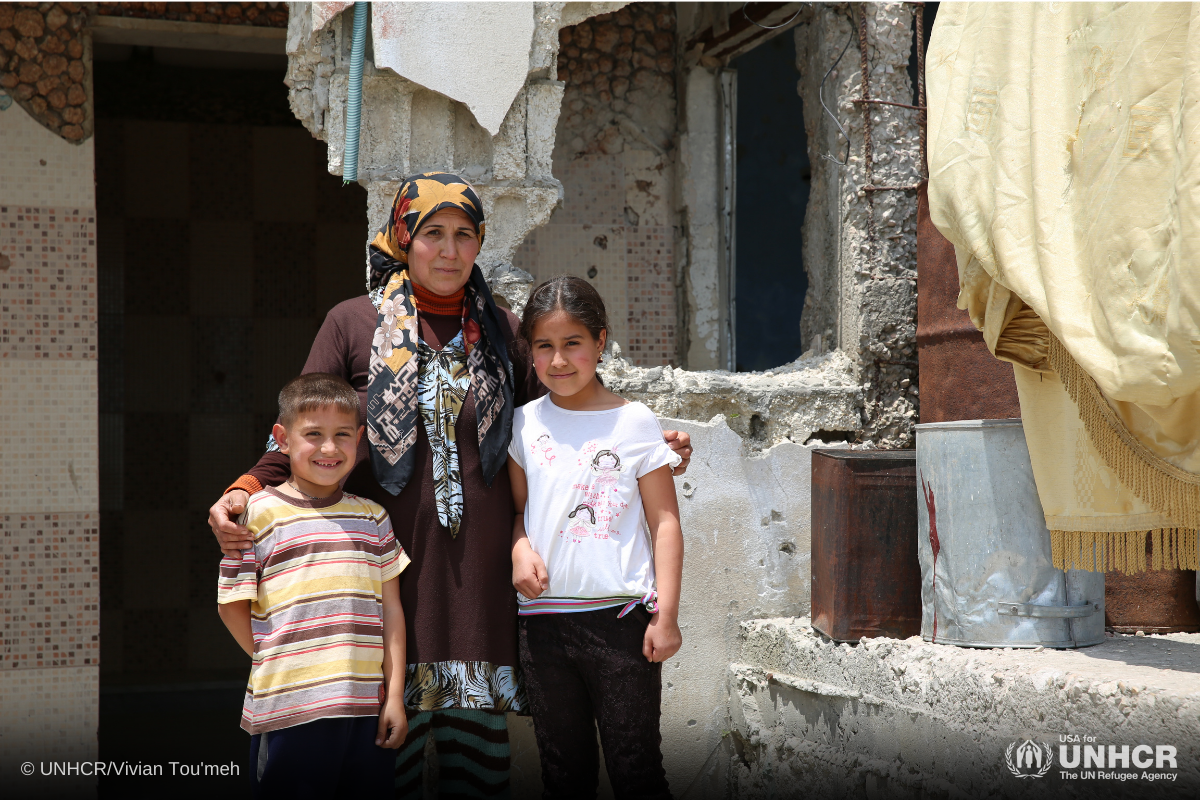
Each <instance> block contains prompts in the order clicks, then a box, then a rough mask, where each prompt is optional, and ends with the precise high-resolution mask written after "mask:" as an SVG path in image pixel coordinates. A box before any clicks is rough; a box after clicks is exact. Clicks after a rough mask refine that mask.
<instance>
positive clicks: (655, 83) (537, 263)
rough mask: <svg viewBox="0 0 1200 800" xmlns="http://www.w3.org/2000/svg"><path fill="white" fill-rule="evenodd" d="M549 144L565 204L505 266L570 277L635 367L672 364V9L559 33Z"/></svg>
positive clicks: (619, 16)
mask: <svg viewBox="0 0 1200 800" xmlns="http://www.w3.org/2000/svg"><path fill="white" fill-rule="evenodd" d="M558 37H559V51H558V64H557V77H558V80H560V81H562V82H563V83H565V84H566V91H565V93H564V95H563V101H562V111H561V113H560V115H559V119H558V128H557V130H556V131H555V136H554V155H553V169H554V175H555V177H557V178H558V179H559V180H560V181H562V185H563V200H562V205H561V206H560V207H559V208H558V209H557V210H555V212H554V214H553V215H552V216H551V218H550V221H549V222H547V223H546V224H545V225H543V226H542V227H540V228H537V229H535V230H533V231H531V232H530V234H529V235H528V236H527V237H526V238H525V241H524V243H523V244H522V245H521V247H520V248H519V249H518V250H517V253H516V256H515V257H514V259H513V263H514V265H515V266H517V267H519V268H520V269H523V270H525V271H527V272H529V273H530V275H532V276H533V278H534V281H535V283H537V282H541V281H543V280H545V279H547V278H551V277H553V276H555V275H561V274H564V273H566V274H571V275H576V276H578V277H580V278H586V279H587V280H589V281H590V282H591V283H592V284H593V285H594V286H595V287H596V289H597V290H598V291H599V292H600V295H601V296H602V297H603V298H604V302H605V306H606V308H607V310H608V315H609V323H610V325H611V326H612V336H613V338H614V339H615V340H616V342H617V343H618V344H619V345H620V348H621V352H622V353H623V354H624V356H625V357H626V358H627V359H629V360H630V361H631V362H633V363H634V364H637V365H638V366H645V367H653V366H660V365H667V364H670V365H680V364H681V363H682V362H681V360H680V358H679V353H678V342H677V338H676V328H677V319H676V317H677V314H676V297H675V274H676V273H675V239H676V236H677V224H678V223H677V219H676V214H675V209H674V206H675V202H674V201H675V191H676V187H675V169H674V152H673V151H674V147H675V128H676V125H677V115H676V92H675V56H674V50H675V12H674V9H673V8H672V4H670V3H632V4H630V5H628V6H625V7H624V8H620V9H618V10H616V11H614V12H610V13H607V14H599V15H597V16H595V17H592V18H591V19H588V20H585V21H583V22H580V23H579V24H578V25H572V26H569V27H565V28H563V29H561V30H560V31H559V32H558Z"/></svg>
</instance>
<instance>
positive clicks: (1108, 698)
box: [729, 618, 1200, 798]
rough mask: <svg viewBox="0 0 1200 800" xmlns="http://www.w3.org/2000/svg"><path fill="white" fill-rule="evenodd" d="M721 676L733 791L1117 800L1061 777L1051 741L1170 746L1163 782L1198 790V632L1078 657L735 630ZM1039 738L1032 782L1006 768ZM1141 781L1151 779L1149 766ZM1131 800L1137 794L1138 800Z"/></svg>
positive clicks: (1157, 792)
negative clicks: (1174, 763) (1040, 759)
mask: <svg viewBox="0 0 1200 800" xmlns="http://www.w3.org/2000/svg"><path fill="white" fill-rule="evenodd" d="M738 661H739V662H740V663H735V664H732V665H731V666H730V668H729V683H730V695H731V700H730V712H731V723H732V737H731V739H732V741H731V745H732V747H731V753H730V755H731V762H732V767H731V769H732V773H733V774H732V789H733V796H735V797H739V798H757V797H771V798H788V797H796V798H800V797H805V798H807V797H818V798H820V797H849V796H866V797H972V798H982V797H1006V798H1018V797H1019V798H1028V797H1035V798H1037V797H1063V796H1065V797H1081V798H1083V797H1086V798H1093V797H1100V798H1102V797H1118V796H1120V797H1124V796H1129V794H1128V793H1129V791H1130V788H1129V786H1130V785H1129V784H1126V783H1123V782H1121V781H1115V780H1086V781H1085V780H1075V781H1066V780H1059V779H1058V776H1057V769H1058V768H1059V767H1058V760H1057V757H1058V747H1059V744H1060V741H1059V736H1060V735H1077V736H1084V735H1087V736H1094V737H1096V740H1095V741H1096V742H1097V743H1100V744H1104V745H1105V746H1106V750H1107V745H1109V744H1112V745H1117V746H1118V747H1120V746H1121V745H1130V746H1131V748H1132V747H1133V746H1136V745H1139V744H1149V745H1152V746H1155V745H1160V744H1161V745H1170V746H1173V747H1175V748H1176V749H1177V759H1178V766H1179V769H1178V770H1177V772H1178V777H1177V779H1176V780H1174V781H1167V780H1163V781H1155V782H1153V783H1152V784H1151V785H1149V786H1147V785H1144V784H1145V783H1146V781H1142V780H1140V779H1139V781H1137V783H1138V784H1142V785H1141V786H1138V787H1135V788H1138V789H1140V790H1141V793H1144V794H1145V795H1146V796H1150V795H1151V794H1153V796H1154V797H1180V798H1182V797H1195V796H1196V793H1197V791H1198V790H1200V682H1197V681H1196V672H1197V670H1200V634H1172V635H1169V636H1148V637H1135V636H1120V635H1118V636H1116V637H1114V638H1109V639H1108V640H1106V641H1105V642H1104V643H1103V644H1100V645H1097V646H1095V647H1091V648H1084V649H1081V650H1065V651H1063V650H1015V651H1014V650H1009V649H990V650H987V649H972V648H959V647H953V646H950V645H933V644H927V643H925V642H923V641H921V639H920V638H919V637H913V638H910V639H905V640H896V639H864V640H863V641H862V642H861V643H859V644H855V645H849V644H835V643H833V642H831V641H829V640H828V639H826V638H824V637H822V636H821V635H820V634H817V633H815V632H814V631H813V629H812V628H811V627H810V625H809V620H808V619H807V618H790V619H759V620H754V621H752V622H747V623H745V624H743V625H742V631H741V654H740V656H739V657H738ZM1025 739H1033V740H1034V741H1035V742H1049V743H1050V744H1051V745H1052V748H1053V752H1054V754H1055V770H1054V771H1052V773H1051V774H1050V775H1048V776H1046V778H1047V779H1045V780H1036V779H1033V780H1022V779H1018V778H1015V777H1013V776H1012V775H1010V774H1009V770H1008V767H1007V765H1006V763H1005V749H1006V748H1007V747H1008V746H1009V744H1011V743H1013V742H1020V741H1024V740H1025ZM1150 771H1152V772H1153V771H1155V770H1150ZM1139 796H1140V794H1139Z"/></svg>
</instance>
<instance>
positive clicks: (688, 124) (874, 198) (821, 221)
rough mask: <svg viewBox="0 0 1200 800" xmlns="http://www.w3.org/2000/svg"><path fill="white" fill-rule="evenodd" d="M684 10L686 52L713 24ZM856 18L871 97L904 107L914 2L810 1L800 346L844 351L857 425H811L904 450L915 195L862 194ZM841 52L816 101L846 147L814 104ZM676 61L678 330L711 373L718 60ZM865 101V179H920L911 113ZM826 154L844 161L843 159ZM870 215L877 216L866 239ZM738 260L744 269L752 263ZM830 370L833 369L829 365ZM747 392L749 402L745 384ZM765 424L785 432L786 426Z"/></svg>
mask: <svg viewBox="0 0 1200 800" xmlns="http://www.w3.org/2000/svg"><path fill="white" fill-rule="evenodd" d="M688 5H694V4H683V5H682V6H681V9H680V12H679V42H680V46H681V49H682V47H683V45H684V44H685V43H686V42H687V41H688V40H689V39H690V38H691V37H692V36H694V35H695V34H696V33H697V32H698V31H700V30H701V29H703V28H706V27H707V26H709V25H713V24H714V19H715V18H714V16H713V11H712V7H710V6H709V5H708V4H700V7H699V9H685V8H684V6H688ZM723 5H724V6H730V8H728V9H726V12H727V13H736V11H737V9H738V8H740V5H738V4H723ZM734 6H736V8H734ZM714 7H715V4H714ZM801 13H802V14H809V13H810V12H809V11H807V10H802V12H801ZM859 13H865V14H866V20H867V43H868V47H867V57H868V69H869V74H870V91H871V97H872V98H875V99H884V100H893V101H897V102H903V103H911V99H912V86H911V83H910V81H909V78H908V73H907V67H908V61H909V58H910V55H911V52H912V23H913V12H912V11H911V8H910V7H909V6H907V5H904V4H900V3H866V4H853V5H851V4H846V3H822V4H816V5H814V6H813V7H812V10H811V17H810V18H809V19H808V20H807V21H805V22H802V24H799V25H798V26H797V27H796V28H795V29H794V30H793V31H792V32H791V33H790V34H787V35H793V36H794V37H795V39H796V51H797V69H798V76H797V77H798V82H797V90H798V92H799V93H800V96H801V99H802V101H803V103H804V120H805V128H806V133H807V135H808V141H809V149H810V152H809V158H810V161H811V163H812V165H813V173H812V192H811V194H810V199H809V205H808V210H807V214H806V215H805V222H804V227H803V229H802V232H801V233H802V235H801V245H800V246H801V247H802V252H803V256H804V264H805V269H806V270H807V271H808V277H809V288H808V294H807V296H806V298H805V307H804V314H803V318H802V322H801V327H802V339H803V342H804V347H805V349H806V351H807V353H808V354H811V355H820V354H822V353H824V352H827V351H829V350H832V349H836V350H838V351H840V352H841V353H842V354H844V355H845V356H846V359H845V360H842V361H839V362H837V363H838V368H841V369H844V371H843V372H841V374H840V375H838V376H837V377H836V382H837V383H839V384H843V383H845V384H849V383H853V384H857V385H858V386H859V388H860V397H859V401H858V402H859V404H860V406H859V419H858V421H857V423H856V424H854V425H849V426H847V425H845V423H844V421H843V420H842V419H841V418H831V419H828V420H826V421H824V422H821V423H819V424H817V426H816V427H815V428H814V429H813V430H827V431H837V430H845V431H852V432H853V433H852V435H850V436H848V438H849V439H851V440H852V441H853V442H854V443H855V444H856V445H860V446H864V447H881V448H896V447H911V446H912V443H913V428H912V426H913V425H914V424H915V422H916V420H917V391H918V390H917V385H916V383H917V381H916V377H917V376H916V348H915V334H916V325H915V321H916V282H915V278H916V193H915V192H914V191H881V192H874V193H870V195H869V193H868V192H865V191H863V189H862V187H864V186H866V185H867V183H868V181H867V175H866V169H865V161H864V124H863V113H862V106H861V104H858V103H855V102H854V101H855V100H856V99H857V98H860V97H861V86H862V73H861V70H860V68H859V48H858V33H857V31H858V29H857V19H858V17H857V14H859ZM852 14H853V15H854V16H852ZM852 19H853V20H854V21H853V23H852ZM844 48H845V55H844V56H842V58H841V61H840V62H839V63H838V66H837V68H836V69H835V70H833V72H832V73H831V74H830V75H829V78H828V80H827V81H826V85H825V87H824V93H825V94H824V96H825V104H826V105H827V106H828V107H829V109H830V110H831V111H833V112H834V113H836V114H837V117H838V120H839V121H840V122H841V125H842V126H843V127H844V128H845V129H846V131H847V133H848V134H849V137H850V139H849V143H848V147H847V141H846V139H845V138H844V137H842V136H841V134H840V133H839V131H838V127H837V125H836V124H835V123H834V121H833V120H832V119H831V118H830V116H829V114H826V113H825V112H824V111H823V110H822V106H821V101H820V95H819V92H820V87H821V81H822V79H823V78H824V77H825V75H826V72H827V71H828V70H829V69H830V67H831V66H832V65H833V64H834V62H835V61H837V60H838V56H839V54H841V53H842V51H843V49H844ZM680 57H681V59H682V62H681V69H682V71H683V80H682V81H681V84H682V86H683V91H684V96H683V97H682V98H681V103H680V107H681V109H682V110H683V113H682V115H681V120H680V134H679V138H680V147H679V156H678V161H679V164H678V167H677V171H678V174H679V176H680V179H679V187H680V189H679V204H680V209H681V210H680V217H681V219H682V223H681V224H682V226H683V228H684V239H685V241H684V242H683V243H682V245H681V246H680V248H679V250H680V254H679V256H678V260H679V263H680V270H681V285H682V286H683V287H684V292H685V295H686V303H685V307H684V309H683V315H684V317H685V319H684V320H683V325H681V329H682V330H683V331H684V333H685V337H686V341H685V344H684V348H683V349H684V352H685V353H686V355H687V362H686V365H687V367H689V368H690V369H693V370H696V369H705V370H716V368H717V367H718V366H719V362H720V360H721V354H722V352H723V349H722V348H723V345H722V342H721V336H722V335H723V334H722V331H723V325H722V321H723V316H722V313H721V307H720V303H721V302H722V300H721V298H722V293H721V283H722V281H723V280H724V278H723V272H722V270H723V266H722V263H721V252H720V251H721V241H720V231H719V223H718V214H719V209H720V196H719V195H720V182H719V176H718V169H719V165H720V159H719V145H720V141H719V135H718V134H719V117H718V111H717V109H718V107H719V88H718V70H719V68H720V65H719V64H716V63H709V62H708V61H706V59H704V58H700V59H699V60H698V61H697V60H696V58H695V57H694V54H689V53H686V52H682V53H681V55H680ZM871 108H872V111H871V119H872V137H871V138H872V149H873V168H872V172H871V183H872V184H873V185H875V186H912V185H915V184H916V183H917V182H918V181H919V180H920V164H919V162H920V157H919V146H918V141H919V126H918V119H917V115H916V113H915V112H914V111H911V110H909V109H904V108H899V107H895V106H879V105H876V106H872V107H871ZM847 152H848V153H849V158H848V160H847ZM827 155H829V156H833V157H836V158H837V160H838V161H842V160H846V166H841V165H840V164H839V163H835V162H834V161H832V160H830V159H829V158H826V157H825V156H827ZM868 219H873V221H874V225H873V227H874V230H875V233H874V236H873V237H872V236H871V235H870V234H869V232H870V229H871V227H872V226H871V225H869V224H868ZM737 268H738V269H739V270H745V269H752V265H738V267H737ZM741 313H770V312H769V311H766V312H757V311H747V310H743V311H742V312H741ZM798 363H800V362H797V364H798ZM831 369H834V367H833V366H830V367H827V368H826V370H831ZM775 372H778V371H775ZM631 377H632V376H631ZM823 377H824V376H823ZM753 380H754V378H752V377H750V376H749V375H746V376H742V375H737V376H730V377H729V380H728V383H729V385H731V386H733V385H737V384H739V383H740V382H742V381H753ZM651 382H652V381H651ZM743 395H744V396H745V397H747V398H748V397H750V396H752V395H753V393H743ZM642 399H645V398H642ZM647 402H648V401H647ZM735 413H738V414H739V415H741V416H744V417H747V418H750V417H753V416H754V415H755V414H757V415H758V416H759V417H760V418H761V419H763V420H764V421H766V420H768V419H769V417H770V413H771V412H770V410H769V409H763V408H760V407H757V406H755V405H753V404H751V405H749V406H746V407H743V408H738V409H736V410H735ZM814 418H815V417H814ZM771 427H776V428H777V429H778V430H781V431H782V430H783V429H784V428H786V427H787V426H786V425H780V426H771ZM774 440H776V441H777V440H778V439H774Z"/></svg>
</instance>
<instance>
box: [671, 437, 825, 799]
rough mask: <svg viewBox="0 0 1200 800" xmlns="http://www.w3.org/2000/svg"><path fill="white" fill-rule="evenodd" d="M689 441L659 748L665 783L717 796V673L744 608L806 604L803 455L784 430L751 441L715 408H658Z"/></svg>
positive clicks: (721, 785) (723, 774) (681, 480)
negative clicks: (772, 438)
mask: <svg viewBox="0 0 1200 800" xmlns="http://www.w3.org/2000/svg"><path fill="white" fill-rule="evenodd" d="M662 424H663V426H664V427H666V428H678V429H681V430H685V431H687V432H688V433H689V434H690V435H691V437H692V443H693V445H694V446H695V448H696V457H695V458H694V459H693V460H692V463H691V466H690V467H689V468H688V471H687V474H685V475H683V476H681V477H678V478H676V479H675V488H676V492H677V494H678V496H679V510H680V521H681V523H682V526H683V532H684V569H683V594H682V596H681V597H680V612H679V624H680V628H681V630H682V631H683V648H682V649H681V650H680V651H679V653H678V655H676V656H675V657H674V658H672V659H670V660H669V661H667V662H666V663H665V664H664V665H663V673H662V675H663V695H662V696H663V701H662V737H663V758H664V762H665V766H666V768H667V777H668V779H669V781H670V783H671V790H672V793H673V794H674V795H675V796H676V797H680V796H682V795H684V793H685V792H687V797H689V798H695V797H724V796H727V795H726V787H727V785H728V767H729V764H730V761H729V756H728V750H727V745H728V742H727V741H726V737H725V734H726V732H727V731H728V730H729V711H728V702H729V692H728V686H727V682H726V679H725V678H724V675H725V673H726V672H727V670H728V665H729V663H730V662H731V661H734V660H736V659H737V657H738V649H739V646H740V639H739V634H740V631H741V624H742V622H743V621H744V620H747V619H753V618H755V617H762V616H773V615H776V614H789V615H790V614H804V613H808V607H809V577H808V576H809V574H810V571H809V550H810V547H809V530H810V524H809V484H808V474H809V462H810V458H811V454H812V451H811V450H809V449H808V448H806V447H801V446H800V445H796V444H792V443H791V442H784V443H782V444H778V445H775V446H774V447H771V448H769V449H766V450H763V451H761V452H756V451H754V450H751V449H750V448H749V447H747V446H746V444H745V442H744V441H743V440H742V438H741V437H740V436H739V435H738V434H737V433H735V432H734V431H732V430H731V429H730V426H729V425H727V424H726V421H725V419H724V418H723V417H721V416H717V417H715V418H714V419H713V420H712V421H711V422H707V423H697V422H692V421H688V420H683V419H670V418H665V419H663V420H662Z"/></svg>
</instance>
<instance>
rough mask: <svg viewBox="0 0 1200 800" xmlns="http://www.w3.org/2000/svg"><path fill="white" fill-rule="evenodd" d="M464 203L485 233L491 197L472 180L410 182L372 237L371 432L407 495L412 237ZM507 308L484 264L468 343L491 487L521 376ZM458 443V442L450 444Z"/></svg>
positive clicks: (413, 380)
mask: <svg viewBox="0 0 1200 800" xmlns="http://www.w3.org/2000/svg"><path fill="white" fill-rule="evenodd" d="M445 208H457V209H458V210H460V211H462V212H464V213H465V214H466V215H467V216H468V217H469V218H470V219H471V221H472V222H473V223H475V226H476V229H477V230H478V232H479V241H480V243H481V244H482V242H483V236H484V221H483V203H481V202H480V200H479V195H477V194H476V193H475V190H474V189H473V188H471V185H470V184H469V183H467V182H466V181H465V180H463V179H462V178H460V177H459V176H457V175H453V174H451V173H448V172H426V173H424V174H421V175H414V176H412V177H410V178H408V179H407V180H405V181H404V184H403V185H402V186H401V187H400V189H399V191H397V192H396V197H395V199H394V200H393V201H392V210H391V213H389V214H388V218H387V221H386V222H385V223H384V224H383V227H382V228H380V230H379V233H378V234H376V235H375V239H374V240H373V241H372V242H371V247H370V259H369V265H368V268H367V285H368V288H369V289H370V292H371V299H372V302H374V303H375V306H376V308H378V309H379V320H378V327H377V328H376V331H375V339H374V342H373V344H372V347H371V371H370V377H369V379H368V384H367V437H368V439H369V440H370V443H371V466H372V468H373V470H374V472H375V478H376V480H378V481H379V484H380V485H381V486H382V487H383V488H384V489H386V490H387V491H389V492H390V493H392V494H399V493H400V490H401V489H403V488H404V487H405V485H406V484H407V483H408V481H409V479H410V478H411V477H412V472H413V462H414V458H415V453H414V451H413V445H414V444H416V441H417V427H418V425H420V424H421V423H420V419H419V411H418V397H417V388H418V387H417V383H418V370H419V364H418V358H417V350H418V339H419V337H418V329H417V305H416V301H415V299H414V298H413V287H412V282H411V280H410V278H409V275H408V269H407V266H408V247H409V244H410V242H411V240H412V236H413V235H414V234H415V233H416V232H417V231H418V230H420V228H421V226H422V225H423V224H424V223H425V222H426V221H427V220H428V219H429V218H430V217H431V216H433V215H434V214H436V213H437V212H438V211H441V210H442V209H445ZM500 319H501V317H500V312H499V310H498V309H497V308H496V304H495V302H494V301H493V300H492V292H491V289H489V288H488V285H487V281H485V280H484V279H483V273H482V272H481V271H480V269H479V266H478V265H475V266H473V267H472V269H471V277H470V279H469V280H468V281H467V285H466V287H465V295H464V298H463V343H464V346H465V349H466V353H467V369H468V371H469V373H470V379H471V390H472V391H473V392H474V393H475V412H476V417H477V419H478V424H479V457H480V461H481V463H482V466H483V478H484V481H485V482H486V483H487V485H488V486H491V485H492V480H493V479H494V478H495V477H496V473H497V472H498V471H499V470H500V468H501V467H502V466H504V460H505V458H506V456H507V453H508V442H509V439H510V438H511V436H512V417H513V385H514V381H513V374H512V364H511V362H510V361H509V359H508V347H507V345H506V343H505V339H504V333H503V328H502V327H501V324H500ZM447 444H449V445H450V446H453V443H447Z"/></svg>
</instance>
